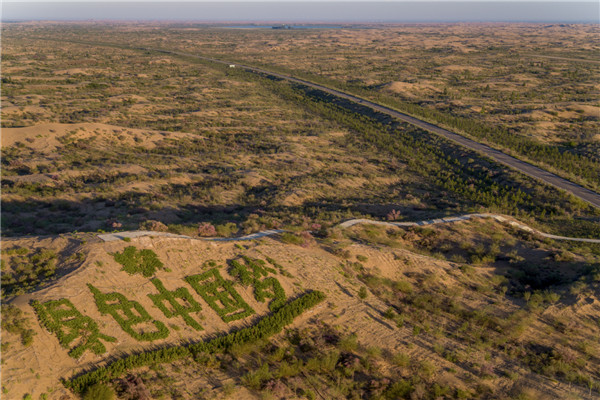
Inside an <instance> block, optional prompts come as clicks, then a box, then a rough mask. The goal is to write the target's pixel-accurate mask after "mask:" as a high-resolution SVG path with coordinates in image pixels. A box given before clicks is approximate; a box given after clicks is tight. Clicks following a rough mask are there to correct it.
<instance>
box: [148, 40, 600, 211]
mask: <svg viewBox="0 0 600 400" xmlns="http://www.w3.org/2000/svg"><path fill="white" fill-rule="evenodd" d="M136 49H138V50H145V51H157V52H161V53H165V54H174V55H178V56H184V57H192V58H197V59H200V60H204V61H211V62H214V63H218V64H223V65H234V66H235V67H237V68H243V69H245V70H247V71H250V72H255V73H260V74H264V75H269V76H273V77H276V78H280V79H285V80H288V81H290V82H296V83H300V84H302V85H305V86H309V87H312V88H315V89H318V90H321V91H323V92H326V93H329V94H332V95H334V96H337V97H341V98H343V99H346V100H350V101H353V102H355V103H358V104H361V105H364V106H367V107H370V108H372V109H374V110H376V111H379V112H382V113H384V114H387V115H389V116H392V117H394V118H397V119H399V120H402V121H404V122H408V123H409V124H412V125H415V126H418V127H419V128H422V129H425V130H427V131H429V132H432V133H435V134H437V135H439V136H442V137H444V138H446V139H449V140H451V141H453V142H455V143H458V144H459V145H461V146H463V147H466V148H468V149H471V150H475V151H477V152H479V153H481V154H484V155H485V156H487V157H489V158H491V159H493V160H495V161H496V162H499V163H501V164H503V165H506V166H508V167H510V168H513V169H515V170H517V171H519V172H521V173H523V174H525V175H528V176H530V177H533V178H535V179H538V180H540V181H542V182H545V183H547V184H549V185H552V186H554V187H557V188H559V189H562V190H565V191H567V192H569V193H571V194H572V195H574V196H575V197H578V198H580V199H581V200H583V201H585V202H587V203H589V204H591V205H593V206H595V207H598V208H600V194H598V193H596V192H594V191H592V190H589V189H587V188H584V187H583V186H580V185H578V184H576V183H573V182H571V181H569V180H567V179H564V178H561V177H560V176H558V175H555V174H553V173H551V172H548V171H546V170H544V169H542V168H539V167H536V166H534V165H532V164H530V163H528V162H525V161H521V160H519V159H517V158H515V157H512V156H509V155H508V154H505V153H503V152H501V151H500V150H496V149H494V148H492V147H490V146H487V145H485V144H482V143H479V142H476V141H474V140H471V139H468V138H466V137H464V136H462V135H459V134H457V133H454V132H450V131H449V130H446V129H444V128H440V127H439V126H437V125H433V124H431V123H429V122H425V121H423V120H420V119H418V118H415V117H412V116H410V115H407V114H404V113H401V112H399V111H396V110H394V109H392V108H389V107H385V106H382V105H380V104H377V103H374V102H372V101H369V100H365V99H362V98H360V97H357V96H354V95H351V94H348V93H345V92H342V91H340V90H336V89H330V88H328V87H325V86H322V85H319V84H316V83H313V82H310V81H306V80H304V79H298V78H294V77H292V76H289V75H284V74H280V73H277V72H272V71H268V70H265V69H262V68H257V67H252V66H248V65H243V64H237V63H230V62H227V61H223V60H219V59H216V58H211V57H203V56H198V55H194V54H188V53H181V52H177V51H170V50H163V49H152V48H141V47H138V48H136Z"/></svg>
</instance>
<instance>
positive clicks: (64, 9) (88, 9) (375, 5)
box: [2, 0, 600, 24]
mask: <svg viewBox="0 0 600 400" xmlns="http://www.w3.org/2000/svg"><path fill="white" fill-rule="evenodd" d="M599 16H600V2H598V0H592V1H583V2H581V1H568V2H567V1H565V2H560V1H511V2H496V1H462V2H461V1H419V2H416V1H386V2H373V1H369V2H367V1H335V2H331V1H329V2H328V1H323V2H321V1H312V2H291V1H280V2H274V1H273V2H251V1H247V2H229V1H228V2H192V1H189V2H156V1H154V2H144V1H138V2H112V1H111V2H63V3H61V2H51V1H45V2H27V1H14V0H13V1H6V0H5V1H2V21H6V22H8V21H19V20H21V21H22V20H54V21H57V20H58V21H80V20H96V21H102V20H113V21H114V20H117V21H195V22H229V23H235V22H245V23H249V22H262V23H271V22H280V23H334V24H335V23H361V22H362V23H403V22H408V23H411V22H412V23H415V22H546V23H578V22H584V23H596V24H597V23H599V22H600V21H599Z"/></svg>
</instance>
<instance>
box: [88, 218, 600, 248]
mask: <svg viewBox="0 0 600 400" xmlns="http://www.w3.org/2000/svg"><path fill="white" fill-rule="evenodd" d="M475 218H492V219H494V220H496V221H498V222H502V223H506V224H508V225H510V226H513V227H515V228H517V229H521V230H523V231H526V232H531V233H534V234H536V235H538V236H541V237H544V238H548V239H554V240H570V241H574V242H587V243H600V239H588V238H574V237H567V236H559V235H552V234H550V233H545V232H541V231H539V230H537V229H533V228H531V227H530V226H527V225H525V224H523V223H521V222H518V221H513V220H511V219H509V218H507V217H505V216H502V215H499V214H485V213H484V214H465V215H459V216H456V217H445V218H437V219H431V220H423V221H418V222H386V221H377V220H373V219H351V220H348V221H345V222H342V223H341V224H338V225H337V227H338V228H342V229H344V228H350V227H351V226H354V225H359V224H371V225H380V226H397V227H410V226H425V225H435V224H448V223H453V222H459V221H467V220H470V219H475ZM283 232H285V230H283V229H270V230H266V231H261V232H257V233H252V234H250V235H246V236H241V237H236V238H198V237H192V236H185V235H176V234H173V233H167V232H153V231H125V232H116V233H103V234H100V235H98V238H100V239H102V240H103V241H105V242H112V241H116V240H123V239H124V238H138V237H142V236H164V237H172V238H182V239H194V240H205V241H214V242H232V241H241V240H253V239H259V238H261V237H265V236H273V235H276V234H279V233H283Z"/></svg>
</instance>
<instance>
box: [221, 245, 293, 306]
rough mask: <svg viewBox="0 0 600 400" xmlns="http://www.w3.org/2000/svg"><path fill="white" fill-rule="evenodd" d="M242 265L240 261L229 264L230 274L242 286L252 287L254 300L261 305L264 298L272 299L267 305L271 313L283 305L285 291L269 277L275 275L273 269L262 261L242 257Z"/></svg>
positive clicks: (275, 280)
mask: <svg viewBox="0 0 600 400" xmlns="http://www.w3.org/2000/svg"><path fill="white" fill-rule="evenodd" d="M242 260H243V263H242V262H240V260H232V261H231V262H230V265H231V269H230V273H231V275H233V276H236V277H237V278H238V279H239V280H240V282H241V283H242V285H245V286H248V285H252V286H254V298H255V299H256V300H257V301H260V302H261V303H262V302H264V301H265V300H266V298H270V299H273V301H271V303H270V304H269V309H270V310H271V311H276V310H277V309H279V307H281V306H282V305H283V304H285V300H286V297H285V291H284V290H283V288H282V287H281V284H280V283H279V281H278V280H277V279H276V278H274V277H269V276H268V274H269V273H272V274H274V273H276V271H275V270H274V269H273V268H270V267H268V266H266V265H265V262H264V261H263V260H259V259H254V258H250V257H246V256H242Z"/></svg>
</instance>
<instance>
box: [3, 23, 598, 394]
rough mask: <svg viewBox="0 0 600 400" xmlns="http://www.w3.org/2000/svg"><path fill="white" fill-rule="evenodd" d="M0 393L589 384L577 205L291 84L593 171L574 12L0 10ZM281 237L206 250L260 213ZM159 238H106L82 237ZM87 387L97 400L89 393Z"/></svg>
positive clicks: (503, 390)
mask: <svg viewBox="0 0 600 400" xmlns="http://www.w3.org/2000/svg"><path fill="white" fill-rule="evenodd" d="M2 29H3V32H2V33H3V45H2V235H3V240H2V255H1V257H2V303H3V304H2V392H3V398H4V397H5V398H7V399H13V398H14V399H23V398H31V399H38V398H40V399H70V398H81V397H83V398H85V399H92V398H93V399H99V398H111V397H110V396H114V395H115V393H116V395H117V397H118V398H121V399H147V398H164V399H167V398H168V399H203V398H206V399H221V398H235V399H245V398H248V399H282V398H285V399H304V398H306V399H317V398H320V399H343V398H347V399H400V398H406V399H439V398H458V399H465V398H474V399H520V400H526V399H555V398H569V399H570V398H572V399H592V398H596V397H598V396H599V395H600V386H599V383H598V382H600V375H599V373H598V371H599V369H598V365H600V358H599V357H600V348H599V346H598V343H600V337H599V332H600V317H599V316H600V299H599V288H598V285H599V284H600V247H598V245H597V244H592V243H582V242H569V241H554V240H551V239H544V238H540V237H538V236H536V235H535V234H534V233H530V232H525V231H522V230H518V229H516V228H514V227H511V226H510V225H507V224H506V225H505V224H502V223H500V222H498V221H495V220H470V221H463V222H457V223H453V224H447V225H435V226H427V227H410V228H384V227H381V226H375V225H368V224H366V225H356V226H353V227H351V228H347V229H341V228H339V227H338V223H339V222H341V221H343V220H346V219H350V218H373V219H377V220H388V221H416V220H422V219H426V218H438V217H444V216H449V215H456V214H462V213H468V212H492V213H500V214H504V215H506V216H507V218H508V219H511V218H516V219H518V220H520V221H522V222H524V223H527V224H529V225H531V226H533V227H535V228H537V229H541V230H544V231H546V232H549V233H554V234H562V235H569V236H580V237H588V238H599V237H600V211H599V210H598V209H595V208H593V207H592V206H590V205H588V204H586V203H583V202H582V201H579V200H577V199H576V198H574V197H572V196H570V195H568V194H566V193H564V192H561V191H559V190H557V189H554V188H552V187H549V186H545V185H543V184H542V183H540V182H537V181H535V180H533V179H530V178H527V177H525V176H523V175H521V174H519V173H517V172H515V171H511V170H508V169H506V168H504V167H502V166H500V165H499V164H496V163H494V162H493V161H491V160H489V159H487V158H485V157H483V156H481V155H479V154H477V153H474V152H471V151H468V150H465V149H463V148H461V147H458V146H457V145H455V144H452V143H450V142H448V141H446V140H443V139H441V138H439V137H437V136H435V135H433V134H431V133H428V132H426V131H423V130H421V129H418V128H415V127H413V126H410V125H408V124H405V123H401V122H398V121H394V120H391V119H390V118H389V117H387V116H385V115H381V114H378V113H376V112H374V111H372V110H370V109H368V108H364V107H362V106H359V105H356V104H350V103H347V102H345V101H341V100H339V99H335V98H333V97H331V96H328V95H326V94H324V93H323V92H319V91H316V90H313V89H308V88H306V87H302V86H300V85H293V84H290V83H288V82H285V81H279V80H274V79H268V78H267V77H264V76H259V75H256V74H252V73H249V72H245V71H243V70H241V69H240V68H229V67H228V66H222V65H218V64H215V63H210V62H205V61H200V60H198V59H193V58H190V57H185V56H175V55H167V54H164V53H161V52H160V51H157V50H156V49H160V48H163V49H165V48H168V49H170V50H180V51H182V52H186V53H194V54H196V53H197V54H201V55H206V56H214V57H218V58H222V59H226V60H232V61H233V62H247V63H248V64H252V65H260V66H265V67H268V68H269V69H272V70H279V71H284V72H286V73H290V74H293V75H295V76H300V77H306V78H309V79H312V80H315V81H318V82H322V83H326V84H327V85H330V86H332V87H339V88H342V89H344V90H348V91H350V92H353V93H356V94H360V95H362V96H365V97H369V98H372V99H375V100H378V101H380V102H382V103H385V104H389V105H391V106H393V107H396V108H398V109H401V110H405V111H408V112H411V113H413V114H415V115H420V116H423V117H425V118H427V119H430V120H432V121H435V122H437V123H439V124H442V125H446V126H448V127H449V128H451V129H455V130H458V131H461V132H463V133H465V134H469V135H472V136H473V137H474V138H476V139H477V140H481V141H486V142H488V143H490V144H492V145H495V146H498V147H501V148H503V149H505V150H506V151H507V152H511V153H513V154H515V155H517V156H519V157H523V158H526V159H528V160H530V161H532V162H534V163H537V164H538V165H541V166H545V167H547V168H548V169H549V170H552V171H555V172H557V173H559V174H561V175H563V176H567V177H569V178H571V179H572V180H573V181H576V182H579V183H581V184H582V185H585V186H587V187H590V188H596V189H597V188H598V184H599V183H598V180H597V178H598V176H600V174H599V173H598V171H599V169H598V163H599V162H600V161H599V159H598V152H599V149H600V147H599V142H598V137H597V131H598V114H597V110H598V101H597V100H598V99H597V90H598V84H597V77H598V65H597V62H596V61H595V57H594V54H597V50H598V48H597V44H595V43H594V41H593V40H592V39H591V38H592V36H593V35H594V34H595V32H596V30H597V27H594V26H586V25H569V26H558V25H553V26H542V25H492V26H490V25H476V24H472V25H436V26H430V25H417V26H415V25H411V26H366V27H361V29H336V30H302V31H300V30H297V31H295V30H289V31H279V30H275V31H272V30H235V29H225V28H223V27H217V26H200V25H197V24H108V23H106V24H105V23H102V24H100V23H85V24H50V23H40V24H4V26H3V28H2ZM272 228H278V229H283V230H284V232H281V233H280V234H278V235H275V236H271V237H268V238H262V239H259V240H251V241H243V242H242V241H230V242H217V241H211V240H208V241H207V240H199V239H201V238H200V236H202V237H214V236H219V237H234V236H238V235H241V234H244V233H252V232H257V231H261V230H264V229H272ZM136 229H143V230H149V231H163V232H166V231H168V232H172V233H181V234H186V235H188V236H190V237H191V238H169V237H160V236H158V235H155V234H149V235H147V236H143V237H138V238H133V239H132V238H126V239H124V240H117V241H110V242H104V241H103V240H102V239H101V238H99V237H98V233H103V232H106V231H123V230H136ZM103 396H106V397H103Z"/></svg>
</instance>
